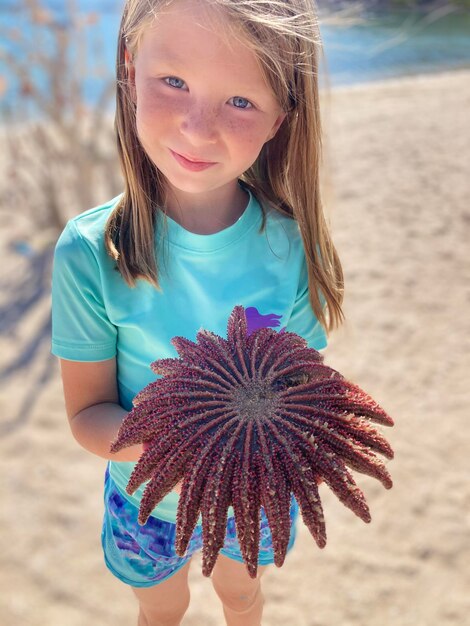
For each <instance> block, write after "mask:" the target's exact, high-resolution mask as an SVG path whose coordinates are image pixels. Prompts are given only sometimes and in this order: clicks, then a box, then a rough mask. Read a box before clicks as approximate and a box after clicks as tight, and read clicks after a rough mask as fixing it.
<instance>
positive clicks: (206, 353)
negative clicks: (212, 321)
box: [171, 331, 241, 385]
mask: <svg viewBox="0 0 470 626" xmlns="http://www.w3.org/2000/svg"><path fill="white" fill-rule="evenodd" d="M198 337H199V341H200V345H198V344H195V343H193V342H192V341H189V340H188V339H185V338H184V337H174V338H173V339H172V340H171V343H172V344H173V345H174V346H175V348H176V349H177V350H178V352H179V353H180V354H181V355H182V356H184V357H185V358H186V359H187V360H188V361H189V363H190V364H192V365H199V366H205V367H206V368H207V371H208V372H211V371H216V372H219V374H220V375H221V376H222V377H223V378H224V379H225V380H226V381H227V382H230V383H231V384H232V385H233V384H235V385H236V384H238V383H239V382H240V380H241V378H240V374H239V372H238V371H237V367H236V364H235V363H234V362H233V358H232V357H231V353H230V350H228V349H224V348H221V346H220V341H217V339H221V338H220V337H218V336H217V335H214V333H210V332H209V331H204V333H202V331H199V333H198Z"/></svg>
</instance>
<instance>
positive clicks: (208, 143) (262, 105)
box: [126, 0, 285, 204]
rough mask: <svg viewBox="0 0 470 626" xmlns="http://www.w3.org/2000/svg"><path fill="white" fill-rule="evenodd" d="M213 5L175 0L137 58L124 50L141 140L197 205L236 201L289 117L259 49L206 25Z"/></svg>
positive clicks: (174, 187)
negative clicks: (241, 181)
mask: <svg viewBox="0 0 470 626" xmlns="http://www.w3.org/2000/svg"><path fill="white" fill-rule="evenodd" d="M207 10H208V8H207V5H206V6H203V7H201V3H200V2H197V1H194V0H175V2H173V3H172V4H171V5H170V6H169V7H168V8H167V9H166V10H165V11H164V12H162V13H159V14H158V16H157V18H156V19H155V21H154V22H153V23H152V25H151V26H150V27H149V28H148V29H147V30H146V31H145V33H144V34H143V37H142V39H141V43H140V45H139V49H138V52H137V55H136V57H135V59H134V61H133V63H131V61H130V59H129V57H128V56H127V55H126V59H127V62H128V69H129V78H130V80H131V85H134V87H133V89H132V92H133V97H134V99H135V102H136V123H137V132H138V136H139V139H140V141H141V143H142V145H143V147H144V149H145V151H146V152H147V154H148V155H149V157H150V158H151V159H152V161H153V162H154V163H155V165H156V166H157V168H158V169H159V170H160V171H161V172H162V173H163V174H164V176H165V177H166V179H167V184H168V185H169V187H170V189H171V191H172V192H173V194H174V195H175V197H176V198H180V199H183V198H184V199H185V201H186V202H187V200H188V198H194V200H195V201H196V202H197V204H201V203H204V202H208V203H211V200H212V201H214V199H218V200H220V198H224V199H225V200H226V201H227V202H230V200H231V199H233V198H234V197H235V194H236V193H237V191H236V190H237V187H238V185H237V179H238V177H239V176H240V175H241V174H242V173H243V172H245V171H246V170H247V169H248V168H249V167H250V166H251V165H252V164H253V163H254V162H255V160H256V158H257V157H258V154H259V153H260V151H261V148H262V147H263V144H264V143H265V142H267V141H269V140H270V139H271V138H272V137H274V135H275V133H276V131H277V130H278V128H279V126H280V125H281V123H282V121H283V120H284V117H285V113H284V112H283V111H282V110H281V107H280V106H279V103H278V102H277V99H276V97H275V96H274V94H273V93H272V91H271V88H270V87H269V86H268V85H267V83H266V81H265V79H264V77H263V74H262V72H261V69H260V67H259V65H258V62H257V58H256V55H255V53H254V52H253V51H252V50H250V49H249V48H248V47H246V46H245V45H243V44H242V43H240V42H238V41H236V40H235V39H233V40H232V41H231V43H230V46H229V45H228V43H227V42H226V41H224V39H223V37H221V36H219V35H218V34H217V32H214V31H213V30H211V28H210V26H208V25H207V18H206V26H204V17H205V16H206V15H207ZM184 157H187V159H185V158H184ZM191 161H192V162H193V163H191ZM194 162H196V163H194ZM201 162H203V163H202V164H201ZM208 163H210V164H209V165H208ZM222 189H223V193H221V190H222ZM232 194H233V195H232ZM196 196H197V199H196Z"/></svg>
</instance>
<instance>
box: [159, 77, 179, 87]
mask: <svg viewBox="0 0 470 626" xmlns="http://www.w3.org/2000/svg"><path fill="white" fill-rule="evenodd" d="M163 80H164V81H165V82H166V84H167V85H170V87H175V88H176V89H180V88H181V87H182V86H183V85H184V80H181V78H176V76H167V77H166V78H164V79H163ZM170 81H175V82H177V83H180V84H179V85H175V84H173V83H172V82H170Z"/></svg>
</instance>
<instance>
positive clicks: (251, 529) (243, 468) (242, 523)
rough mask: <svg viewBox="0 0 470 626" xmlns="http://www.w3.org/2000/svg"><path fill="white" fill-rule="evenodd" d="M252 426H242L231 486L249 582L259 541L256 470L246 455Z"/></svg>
mask: <svg viewBox="0 0 470 626" xmlns="http://www.w3.org/2000/svg"><path fill="white" fill-rule="evenodd" d="M252 430H253V422H252V421H249V422H248V423H247V424H246V431H245V441H244V449H243V451H241V450H238V451H237V452H236V454H237V455H238V457H239V460H238V461H237V465H238V468H237V469H238V471H236V472H235V474H234V480H233V485H232V489H233V491H232V499H233V510H234V513H235V527H236V530H237V538H238V541H239V544H240V549H241V553H242V556H243V560H244V561H245V564H246V566H247V570H248V575H249V576H250V578H256V573H257V571H258V553H259V537H260V496H259V490H258V484H259V483H258V479H257V468H256V465H255V464H254V463H253V456H252V455H251V454H250V451H249V450H250V446H251V442H252Z"/></svg>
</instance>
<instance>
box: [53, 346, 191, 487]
mask: <svg viewBox="0 0 470 626" xmlns="http://www.w3.org/2000/svg"><path fill="white" fill-rule="evenodd" d="M59 361H60V369H61V373H62V385H63V388H64V398H65V409H66V412H67V416H68V418H69V424H70V428H71V430H72V433H73V436H74V437H75V439H76V440H77V441H78V443H79V444H80V445H81V446H82V447H83V448H85V449H86V450H89V451H90V452H93V454H96V455H98V456H101V457H103V458H104V459H111V460H112V461H132V462H136V461H138V460H139V457H140V455H141V454H142V452H143V450H144V446H145V444H138V445H135V446H131V447H129V448H124V449H123V450H120V451H119V452H117V453H116V454H111V452H110V451H109V448H110V446H111V442H112V441H113V440H114V439H115V438H116V435H117V432H118V430H119V426H120V425H121V422H122V420H123V419H124V416H125V415H127V411H126V410H125V409H123V408H122V406H121V405H120V404H119V393H118V388H117V382H116V357H114V358H112V359H108V360H106V361H97V362H92V363H91V362H90V363H88V362H82V361H68V360H66V359H59ZM173 491H174V492H176V493H177V494H180V493H181V483H178V484H177V485H175V486H174V487H173Z"/></svg>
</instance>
